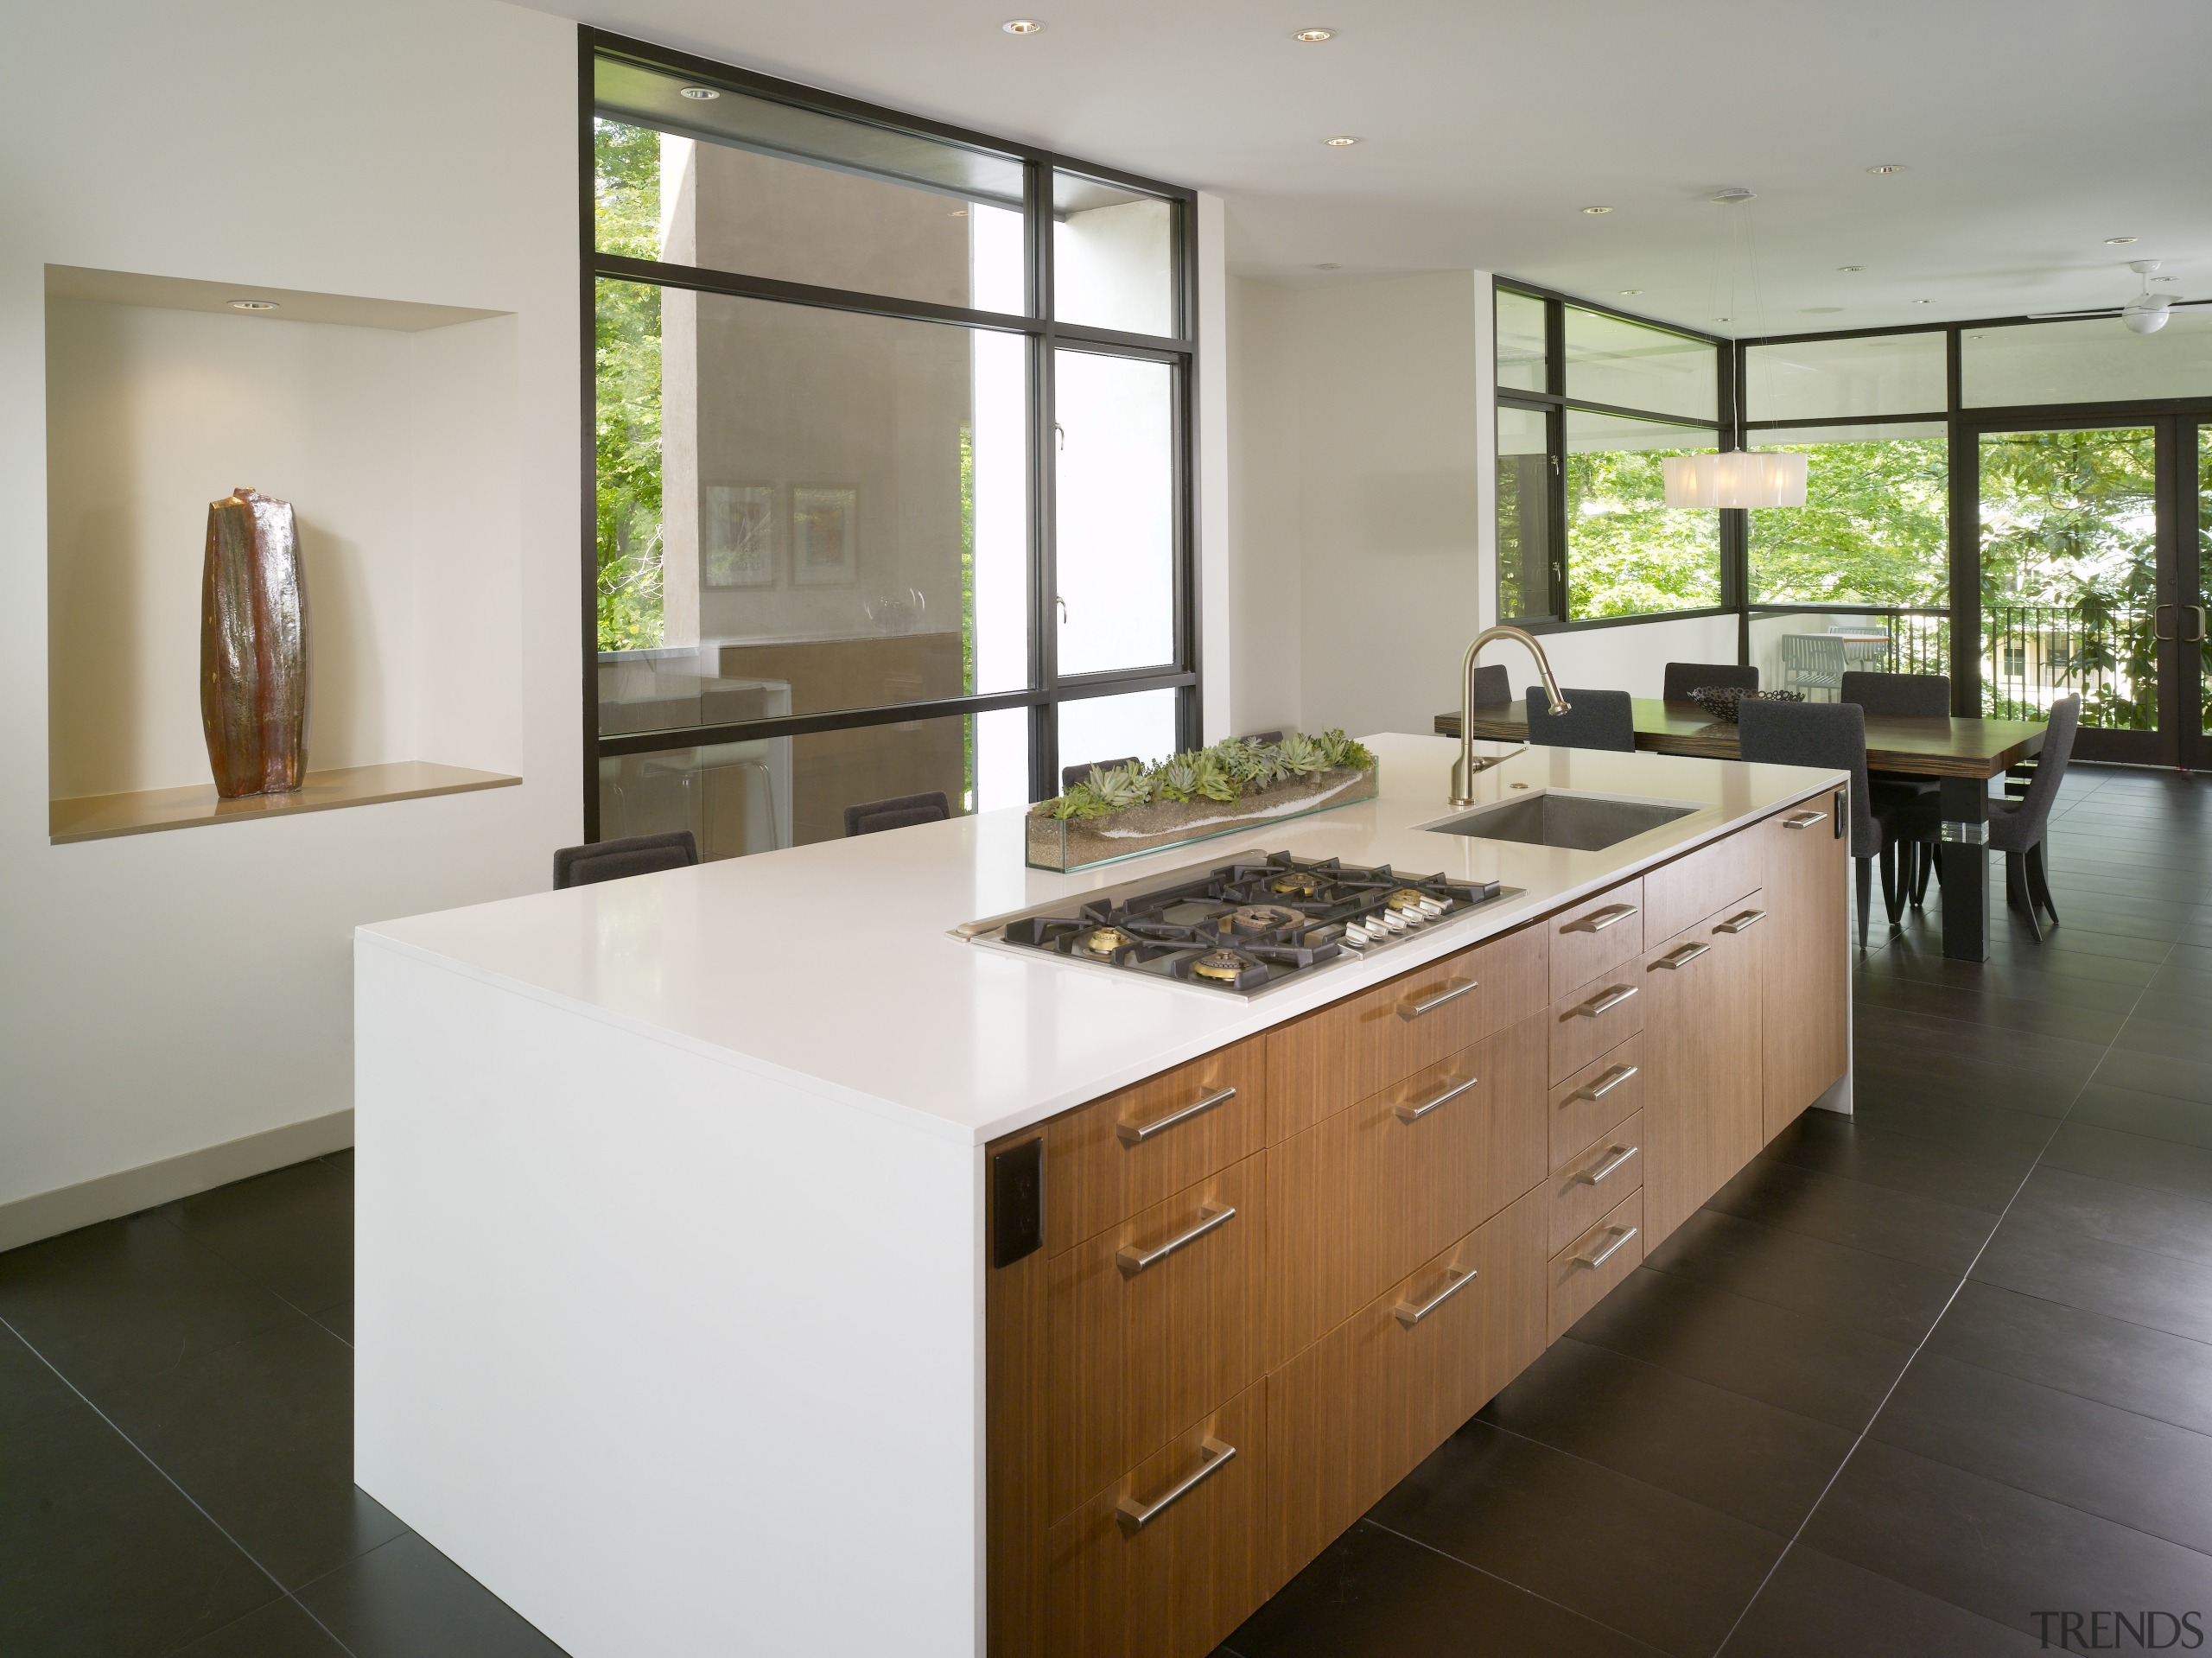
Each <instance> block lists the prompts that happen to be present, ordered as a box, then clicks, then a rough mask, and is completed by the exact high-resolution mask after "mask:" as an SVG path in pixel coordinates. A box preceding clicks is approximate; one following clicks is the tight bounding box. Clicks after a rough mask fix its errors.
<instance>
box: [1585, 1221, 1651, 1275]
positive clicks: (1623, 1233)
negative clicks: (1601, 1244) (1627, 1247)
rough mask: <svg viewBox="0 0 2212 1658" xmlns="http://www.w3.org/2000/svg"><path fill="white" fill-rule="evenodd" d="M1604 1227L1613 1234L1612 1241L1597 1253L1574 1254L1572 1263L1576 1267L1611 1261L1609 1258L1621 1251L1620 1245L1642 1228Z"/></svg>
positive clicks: (1600, 1264)
mask: <svg viewBox="0 0 2212 1658" xmlns="http://www.w3.org/2000/svg"><path fill="white" fill-rule="evenodd" d="M1606 1230H1607V1231H1608V1232H1611V1234H1612V1235H1613V1241H1612V1242H1611V1243H1609V1244H1607V1245H1606V1246H1605V1248H1602V1249H1600V1250H1599V1251H1598V1253H1597V1254H1596V1255H1590V1254H1588V1253H1584V1254H1581V1255H1576V1256H1575V1257H1574V1264H1575V1265H1576V1266H1578V1267H1602V1266H1604V1265H1605V1263H1606V1262H1607V1261H1611V1259H1612V1258H1613V1257H1614V1256H1615V1255H1618V1254H1619V1253H1620V1252H1621V1248H1622V1246H1623V1245H1624V1244H1625V1243H1627V1242H1628V1241H1629V1240H1630V1238H1632V1237H1634V1236H1636V1235H1637V1232H1639V1231H1641V1230H1642V1228H1640V1227H1635V1226H1609V1227H1607V1228H1606Z"/></svg>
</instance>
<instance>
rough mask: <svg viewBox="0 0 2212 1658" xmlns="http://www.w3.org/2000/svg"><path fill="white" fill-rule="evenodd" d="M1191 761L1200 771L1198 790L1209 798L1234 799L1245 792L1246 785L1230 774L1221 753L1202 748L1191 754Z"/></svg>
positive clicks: (1195, 768)
mask: <svg viewBox="0 0 2212 1658" xmlns="http://www.w3.org/2000/svg"><path fill="white" fill-rule="evenodd" d="M1191 763H1192V770H1194V771H1195V772H1197V773H1198V792H1199V793H1200V794H1202V795H1204V796H1205V797H1206V798H1207V799H1208V800H1234V799H1236V797H1237V796H1239V795H1241V794H1243V792H1244V785H1243V784H1242V783H1240V782H1239V781H1237V779H1236V778H1233V777H1231V776H1230V774H1229V768H1228V767H1227V766H1225V765H1223V764H1222V763H1221V756H1220V755H1218V754H1216V753H1212V752H1211V750H1207V749H1201V750H1199V751H1198V753H1195V754H1193V755H1192V756H1191Z"/></svg>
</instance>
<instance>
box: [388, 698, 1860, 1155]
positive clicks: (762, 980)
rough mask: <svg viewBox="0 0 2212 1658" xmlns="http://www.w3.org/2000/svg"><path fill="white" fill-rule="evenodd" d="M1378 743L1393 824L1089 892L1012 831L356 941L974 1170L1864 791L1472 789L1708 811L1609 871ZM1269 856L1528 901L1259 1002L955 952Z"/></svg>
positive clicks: (1580, 772)
mask: <svg viewBox="0 0 2212 1658" xmlns="http://www.w3.org/2000/svg"><path fill="white" fill-rule="evenodd" d="M1364 740H1365V741H1366V743H1367V744H1368V746H1370V748H1372V749H1373V750H1374V751H1375V753H1376V756H1377V758H1378V759H1380V761H1381V763H1382V790H1383V792H1382V795H1381V797H1379V798H1377V799H1375V800H1372V801H1368V802H1364V803H1363V804H1359V805H1355V806H1342V807H1338V808H1337V809H1335V810H1332V811H1327V812H1322V813H1319V814H1317V815H1315V816H1312V817H1303V818H1296V819H1293V820H1291V821H1289V822H1287V823H1281V824H1277V825H1274V826H1272V827H1266V828H1262V829H1256V830H1253V831H1249V832H1240V833H1238V834H1236V835H1225V836H1223V837H1221V838H1219V839H1217V840H1213V841H1207V842H1198V843H1196V844H1194V845H1186V846H1182V847H1177V848H1172V849H1171V850H1168V851H1165V852H1160V853H1157V854H1153V855H1151V856H1150V857H1147V858H1142V859H1133V860H1131V861H1128V862H1127V863H1120V864H1113V865H1109V866H1107V867H1104V868H1101V869H1096V870H1091V871H1089V872H1086V873H1082V874H1076V875H1058V874H1053V873H1050V872H1047V871H1044V870H1036V869H1029V868H1027V867H1024V866H1023V863H1022V816H1023V814H1022V812H1021V811H1020V810H1005V811H995V812H986V813H982V814H981V815H980V816H972V817H958V818H954V819H952V820H951V821H950V822H949V823H928V824H923V825H920V826H918V827H916V828H913V829H896V830H893V831H891V832H889V833H887V834H882V835H866V836H862V837H861V838H859V839H856V840H848V841H831V842H823V843H821V844H818V845H815V846H806V847H795V848H791V849H789V850H786V851H782V852H771V853H763V854H756V855H755V856H753V857H749V858H734V859H729V860H727V861H721V862H716V863H708V864H702V865H700V866H699V867H696V868H692V869H680V870H673V871H671V872H669V873H665V874H658V875H645V876H638V877H633V878H632V879H630V880H620V881H608V882H604V883H601V884H600V885H597V886H582V887H576V888H574V889H571V890H570V891H568V892H564V893H536V894H533V895H532V896H531V897H528V898H519V899H506V900H504V901H502V902H499V903H496V904H481V905H474V906H472V907H470V908H467V909H461V910H448V911H445V912H442V913H439V914H435V915H425V916H416V917H412V918H409V919H406V920H402V921H387V922H381V923H378V924H375V925H372V926H366V927H362V928H360V929H359V931H358V932H357V934H356V937H357V939H358V940H359V943H360V944H361V945H363V946H364V947H368V948H378V949H385V950H395V951H398V952H400V953H402V954H404V955H406V956H413V957H416V958H417V959H419V960H423V961H427V962H432V963H435V964H436V965H438V966H441V967H443V968H447V969H450V970H452V971H454V972H456V973H461V974H464V975H468V976H470V977H472V978H475V979H478V980H480V981H486V982H490V983H493V984H498V985H501V986H505V987H506V988H510V989H512V990H514V991H516V992H518V993H519V994H524V995H527V996H531V997H534V998H536V999H537V1000H539V1001H544V1002H548V1003H550V1004H552V1005H555V1006H558V1007H567V1008H569V1009H572V1010H573V1011H574V1012H575V1013H577V1014H579V1015H580V1016H582V1017H584V1018H588V1019H595V1020H603V1021H605V1022H607V1023H608V1024H610V1025H613V1026H620V1027H622V1028H624V1029H627V1030H630V1031H632V1032H637V1033H639V1034H641V1035H645V1036H648V1037H651V1038H655V1039H661V1040H664V1041H667V1042H670V1043H672V1044H676V1045H679V1046H682V1047H684V1048H687V1049H690V1050H692V1051H696V1052H701V1053H704V1054H708V1055H710V1056H713V1057H715V1058H719V1059H721V1060H724V1061H726V1062H727V1063H728V1064H731V1065H733V1066H734V1067H736V1068H737V1069H739V1070H743V1071H749V1072H752V1073H753V1074H756V1075H760V1076H764V1077H774V1078H776V1079H777V1080H779V1081H780V1082H783V1083H787V1084H790V1085H792V1086H795V1087H797V1088H798V1089H800V1090H802V1091H804V1092H807V1093H810V1094H813V1095H816V1096H818V1097H821V1098H823V1099H825V1100H830V1101H836V1102H842V1103H845V1104H847V1105H849V1106H852V1107H855V1108H856V1109H861V1110H866V1111H869V1112H873V1113H876V1114H879V1115H886V1116H889V1117H892V1118H894V1119H898V1120H903V1121H907V1122H908V1123H910V1124H911V1125H912V1126H913V1127H915V1128H919V1129H921V1130H923V1131H925V1132H927V1133H931V1134H936V1135H939V1136H943V1137H950V1138H953V1139H957V1140H961V1141H963V1142H971V1143H975V1144H979V1145H980V1144H982V1142H984V1141H986V1140H992V1139H995V1138H996V1137H997V1136H998V1135H1000V1134H1007V1133H1010V1132H1011V1131H1013V1130H1014V1129H1016V1128H1023V1127H1026V1126H1027V1125H1028V1124H1030V1123H1033V1122H1036V1121H1041V1120H1042V1119H1044V1118H1046V1117H1048V1116H1052V1115H1054V1114H1056V1113H1058V1112H1060V1111H1064V1110H1065V1109H1068V1108H1069V1107H1070V1106H1073V1105H1077V1104H1080V1103H1081V1102H1084V1101H1085V1100H1089V1099H1094V1098H1096V1097H1097V1096H1099V1095H1101V1094H1105V1093H1109V1092H1110V1091H1112V1090H1113V1089H1116V1088H1120V1087H1122V1086H1123V1085H1125V1084H1127V1083H1132V1082H1135V1081H1137V1080H1138V1079H1139V1078H1141V1077H1147V1076H1150V1075H1152V1074H1153V1073H1154V1072H1155V1071H1159V1070H1164V1069H1166V1067H1168V1066H1170V1065H1174V1064H1181V1063H1182V1062H1183V1061H1185V1060H1186V1059H1190V1058H1194V1057H1196V1056H1197V1055H1198V1054H1201V1053H1205V1052H1207V1051H1211V1050H1212V1049H1215V1048H1218V1047H1221V1046H1223V1045H1225V1044H1227V1043H1230V1042H1233V1041H1236V1039H1239V1038H1241V1037H1245V1036H1249V1035H1250V1034H1252V1033H1253V1032H1255V1031H1261V1030H1264V1029H1266V1028H1267V1027H1268V1026H1272V1025H1279V1024H1281V1023H1282V1022H1283V1021H1284V1020H1288V1019H1292V1018H1294V1017H1295V1016H1297V1015H1298V1014H1300V1013H1306V1012H1308V1011H1309V1010H1311V1009H1313V1008H1314V1007H1320V1006H1322V1005H1323V1004H1325V1003H1327V1002H1331V1001H1337V1000H1338V999H1339V998H1340V997H1343V996H1346V995H1349V994H1351V993H1353V992H1354V991H1357V990H1361V989H1363V988H1366V987H1367V986H1369V985H1370V984H1373V983H1376V982H1377V981H1380V980H1383V979H1387V978H1393V977H1395V976H1396V975H1399V974H1401V973H1405V972H1408V971H1410V970H1411V969H1414V968H1417V967H1419V966H1421V964H1422V963H1423V962H1427V961H1431V960H1433V959H1434V958H1436V957H1437V956H1444V955H1448V954H1450V953H1451V952H1452V951H1454V950H1464V949H1465V948H1466V947H1467V946H1468V945H1469V944H1471V943H1478V942H1479V941H1480V940H1481V939H1483V938H1485V937H1490V936H1491V935H1493V934H1496V933H1499V932H1503V931H1507V930H1508V929H1510V928H1511V927H1513V926H1515V925H1516V924H1519V923H1521V922H1522V921H1524V920H1527V919H1528V918H1530V917H1532V916H1535V915H1539V914H1541V913H1543V912H1546V911H1548V910H1552V909H1555V908H1558V907H1559V906H1560V905H1564V904H1568V903H1572V902H1573V901H1574V900H1575V899H1578V898H1580V897H1582V896H1583V895H1585V894H1586V893H1592V892H1595V891H1597V890H1599V888H1601V887H1603V886H1607V885H1610V884H1611V883H1612V882H1613V881H1616V880H1621V879H1624V877H1626V876H1629V875H1632V874H1634V873H1637V871H1638V870H1640V869H1643V868H1644V867H1649V865H1651V864H1654V863H1656V862H1659V861H1662V860H1663V859H1666V858H1669V857H1671V856H1673V855H1675V854H1677V853H1679V852H1681V851H1683V850H1684V849H1686V848H1690V847H1693V846H1696V845H1699V844H1701V843H1702V842H1706V841H1709V840H1711V839H1713V837H1714V836H1716V835H1721V834H1724V833H1726V832H1727V831H1728V830H1730V829H1734V828H1737V827H1738V826H1740V825H1741V824H1743V823H1746V822H1749V821H1751V820H1752V819H1755V818H1758V817H1763V816H1767V815H1769V814H1770V813H1771V812H1774V811H1776V810H1779V809H1780V808H1782V807H1783V806H1786V805H1789V804H1792V803H1794V802H1796V801H1799V800H1802V799H1806V798H1808V797H1811V796H1814V795H1816V794H1820V793H1822V792H1825V791H1827V790H1830V789H1833V788H1834V787H1837V786H1838V785H1840V784H1841V783H1842V782H1843V780H1844V778H1843V775H1842V774H1841V773H1839V772H1820V771H1815V770H1810V769H1807V768H1802V767H1796V766H1779V765H1744V764H1741V763H1739V762H1737V761H1733V760H1707V759H1688V758H1684V757H1680V756H1675V755H1662V754H1645V753H1635V754H1620V753H1599V752H1596V751H1593V750H1589V749H1568V748H1550V749H1546V748H1538V749H1532V750H1530V751H1529V752H1528V753H1523V754H1520V755H1516V756H1515V757H1514V758H1513V759H1509V760H1507V761H1506V762H1505V763H1504V764H1503V765H1499V766H1497V767H1494V768H1493V769H1491V770H1490V771H1488V772H1484V773H1482V774H1481V775H1480V776H1479V777H1478V778H1477V780H1476V792H1477V797H1478V804H1488V803H1489V802H1491V801H1493V800H1497V799H1506V798H1511V797H1515V796H1516V795H1520V794H1522V793H1523V792H1524V791H1520V790H1515V789H1514V788H1513V785H1516V784H1520V785H1526V787H1527V788H1528V789H1532V790H1533V789H1542V788H1547V787H1557V788H1562V789H1576V790H1586V791H1592V792H1596V793H1603V794H1611V795H1620V796H1632V797H1639V798H1643V799H1649V800H1668V801H1675V802H1678V803H1690V802H1694V803H1697V804H1698V805H1699V807H1700V810H1697V811H1695V812H1694V813H1692V814H1691V815H1689V816H1685V817H1681V818H1678V819H1676V820H1675V822H1673V823H1667V824H1664V825H1662V826H1661V827H1660V828H1658V829H1653V830H1650V831H1649V832H1648V833H1645V834H1643V835H1637V836H1635V837H1633V838H1631V839H1630V840H1628V841H1624V842H1621V843H1620V844H1619V845H1618V846H1615V847H1611V848H1606V849H1605V850H1604V851H1600V852H1572V851H1563V850H1558V849H1554V848H1548V847H1539V846H1521V845H1516V844H1514V843H1511V842H1498V841H1480V840H1474V839H1471V838H1469V837H1467V836H1465V835H1446V834H1438V833H1435V832H1433V831H1431V830H1428V829H1422V828H1421V827H1420V826H1421V825H1422V824H1424V823H1431V822H1433V821H1434V820H1436V819H1437V818H1439V817H1441V816H1446V815H1448V809H1447V808H1446V805H1445V800H1446V794H1447V791H1448V778H1449V776H1450V771H1451V765H1452V761H1453V759H1456V758H1457V754H1458V749H1459V744H1458V743H1457V742H1456V741H1454V740H1451V739H1447V738H1442V737H1421V736H1404V735H1399V734H1389V735H1383V736H1375V737H1369V738H1366V739H1364ZM1478 747H1480V748H1484V749H1486V750H1487V749H1488V748H1489V746H1487V745H1478ZM1490 752H1495V751H1490ZM1259 848H1264V849H1265V850H1267V851H1269V852H1280V851H1285V850H1287V851H1289V852H1290V853H1292V854H1294V855H1296V856H1299V857H1301V858H1325V857H1337V858H1341V859H1343V860H1344V861H1345V862H1347V863H1358V864H1380V863H1388V864H1390V865H1392V866H1393V867H1396V868H1399V869H1402V870H1404V871H1406V872H1408V873H1415V874H1421V875H1427V874H1431V873H1442V874H1444V875H1446V877H1448V878H1450V879H1453V880H1491V879H1493V878H1494V879H1497V880H1501V881H1503V883H1505V884H1506V885H1507V886H1518V887H1522V888H1524V889H1525V892H1524V894H1523V896H1522V897H1520V898H1518V899H1510V900H1508V901H1503V902H1500V903H1497V904H1495V905H1491V906H1489V907H1487V908H1485V909H1484V910H1482V911H1480V912H1478V913H1477V914H1476V915H1475V916H1472V917H1470V918H1468V919H1466V920H1465V921H1461V922H1458V923H1456V924H1449V925H1446V926H1443V927H1440V929H1438V931H1435V932H1434V933H1433V934H1428V935H1423V936H1416V937H1412V938H1408V940H1406V941H1405V942H1404V943H1400V944H1397V945H1395V946H1394V947H1392V948H1390V949H1388V950H1383V951H1381V952H1380V953H1378V954H1377V955H1376V956H1375V957H1374V958H1372V959H1371V960H1368V961H1358V960H1353V961H1348V962H1344V963H1343V964H1341V965H1338V966H1335V967H1332V968H1329V969H1325V970H1322V971H1319V972H1316V973H1313V975H1310V976H1309V977H1306V978H1303V979H1300V980H1295V981H1292V982H1291V983H1289V984H1287V985H1285V986H1284V987H1282V988H1280V989H1277V990H1274V991H1271V992H1269V993H1268V994H1264V995H1262V996H1260V997H1257V998H1255V1000H1252V1001H1245V1000H1243V998H1240V997H1236V996H1232V995H1226V994H1217V993H1214V992H1210V991H1203V990H1198V989H1194V988H1190V987H1186V986H1180V985H1173V984H1166V983H1162V982H1160V981H1157V980H1154V979H1149V978H1140V977H1138V976H1137V975H1123V974H1116V973H1111V972H1104V971H1099V970H1096V969H1089V968H1086V967H1084V966H1083V965H1080V964H1076V963H1070V962H1060V961H1055V960H1052V959H1049V958H1046V957H1039V958H1036V959H1027V958H1025V957H1023V956H1019V955H1016V954H1014V953H1011V952H1008V951H1006V950H993V949H988V948H984V947H982V946H978V945H975V944H969V943H962V942H960V941H958V940H957V939H955V938H953V937H949V936H948V934H949V931H950V929H951V928H953V927H956V926H957V925H958V924H960V923H962V922H963V921H969V920H973V919H975V918H978V917H983V916H993V915H1000V914H1003V913H1006V912H1009V911H1016V910H1021V909H1025V908H1027V907H1029V906H1031V905H1040V904H1047V903H1050V902H1052V901H1053V900H1054V899H1060V898H1063V897H1065V896H1067V895H1068V894H1070V893H1085V892H1089V891H1091V890H1094V889H1096V888H1098V887H1102V886H1117V885H1119V884H1121V883H1122V882H1125V881H1128V880H1135V879H1137V878H1140V877H1141V876H1143V875H1145V874H1146V873H1147V872H1150V871H1160V870H1168V869H1177V868H1181V867H1185V866H1186V865H1191V864H1194V863H1201V862H1205V861H1215V862H1227V861H1229V860H1230V857H1231V856H1232V855H1233V854H1236V853H1238V852H1242V851H1245V850H1247V849H1259ZM609 1104H610V1107H611V1108H613V1107H619V1104H620V1102H609Z"/></svg>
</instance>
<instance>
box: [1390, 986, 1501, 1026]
mask: <svg viewBox="0 0 2212 1658" xmlns="http://www.w3.org/2000/svg"><path fill="white" fill-rule="evenodd" d="M1481 988H1483V987H1482V981H1480V980H1478V979H1446V980H1445V981H1444V988H1443V989H1441V990H1440V991H1438V992H1437V993H1436V994H1434V995H1432V996H1422V997H1421V998H1419V999H1418V1000H1416V999H1415V998H1414V997H1412V996H1408V997H1407V998H1406V999H1405V1000H1404V1001H1401V1002H1400V1003H1399V1004H1398V1017H1399V1018H1400V1019H1419V1018H1420V1017H1421V1015H1422V1014H1423V1013H1427V1012H1428V1011H1429V1010H1430V1009H1432V1008H1436V1007H1443V1006H1444V1004H1445V1003H1446V1002H1447V1001H1459V998H1460V997H1462V996H1464V995H1465V994H1467V992H1469V991H1470V990H1479V989H1481Z"/></svg>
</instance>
